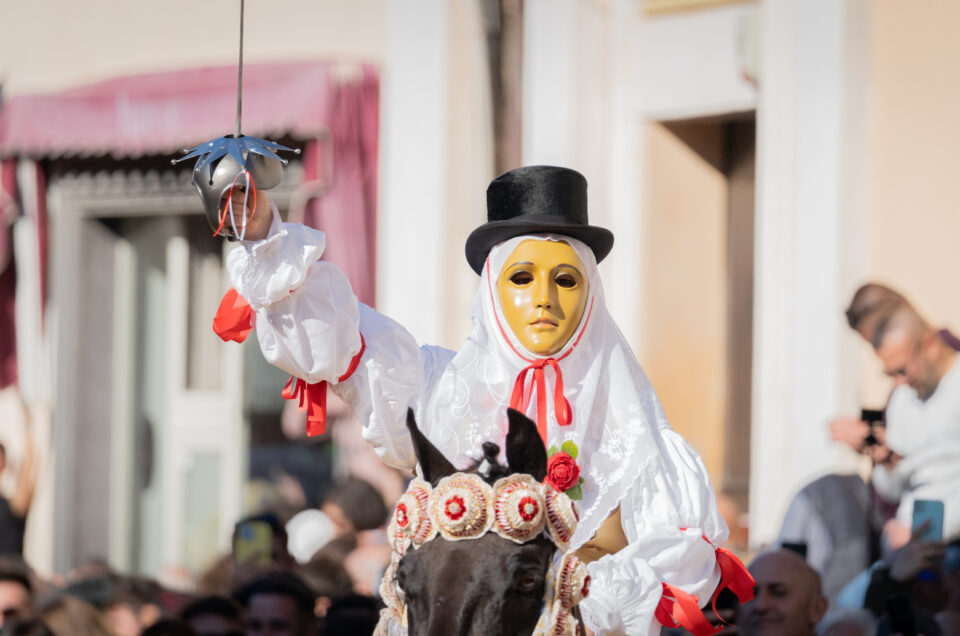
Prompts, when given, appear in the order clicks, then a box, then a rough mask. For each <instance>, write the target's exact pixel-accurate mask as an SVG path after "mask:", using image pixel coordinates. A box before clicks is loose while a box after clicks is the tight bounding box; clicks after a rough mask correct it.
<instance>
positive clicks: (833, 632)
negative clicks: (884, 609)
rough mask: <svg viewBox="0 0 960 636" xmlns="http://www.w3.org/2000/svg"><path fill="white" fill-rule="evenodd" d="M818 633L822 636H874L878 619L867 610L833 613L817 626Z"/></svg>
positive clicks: (848, 609) (847, 610)
mask: <svg viewBox="0 0 960 636" xmlns="http://www.w3.org/2000/svg"><path fill="white" fill-rule="evenodd" d="M817 632H818V633H819V634H820V636H874V634H876V633H877V619H876V617H875V616H874V615H873V614H871V613H870V612H869V611H868V610H865V609H853V608H847V609H842V610H838V611H836V612H833V611H831V612H829V613H828V614H827V615H826V617H825V618H824V619H823V620H822V621H821V622H820V624H819V625H817Z"/></svg>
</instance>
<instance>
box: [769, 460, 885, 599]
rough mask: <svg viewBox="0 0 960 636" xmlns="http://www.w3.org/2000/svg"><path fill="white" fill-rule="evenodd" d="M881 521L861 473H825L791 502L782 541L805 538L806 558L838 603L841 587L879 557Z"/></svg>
mask: <svg viewBox="0 0 960 636" xmlns="http://www.w3.org/2000/svg"><path fill="white" fill-rule="evenodd" d="M881 526H882V521H881V520H880V519H879V518H877V515H875V514H874V509H873V505H872V497H871V494H870V489H869V487H868V486H867V484H865V483H864V482H863V480H862V479H861V478H860V477H859V476H858V475H826V476H824V477H821V478H820V479H817V480H815V481H813V482H811V483H809V484H807V485H806V486H804V487H803V489H802V490H801V491H800V492H799V493H797V495H796V497H794V498H793V500H792V501H791V502H790V506H789V508H788V509H787V514H786V516H785V517H784V520H783V526H782V527H781V529H780V537H779V538H778V540H777V543H779V544H780V545H784V544H786V543H802V544H804V545H805V546H806V547H807V553H806V560H807V563H809V564H810V566H811V567H812V568H813V569H814V570H816V571H817V572H818V573H819V574H820V577H821V581H822V583H823V592H824V595H825V596H826V597H827V598H828V599H829V600H830V602H831V603H833V602H834V601H835V599H836V597H837V594H838V593H839V592H840V590H841V589H842V588H843V587H844V586H845V585H846V584H847V583H848V582H849V581H850V580H852V579H853V578H854V577H855V576H857V574H859V573H860V572H862V571H863V570H864V569H866V568H868V567H869V566H870V564H871V563H873V562H874V561H875V560H876V559H877V558H878V557H879V531H880V528H881Z"/></svg>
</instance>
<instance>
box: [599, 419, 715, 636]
mask: <svg viewBox="0 0 960 636" xmlns="http://www.w3.org/2000/svg"><path fill="white" fill-rule="evenodd" d="M660 435H661V436H662V445H661V453H660V456H659V457H658V459H657V460H655V461H653V462H651V463H650V464H649V465H648V466H647V467H646V468H645V469H644V470H643V471H641V473H640V475H639V476H638V478H637V481H636V483H635V485H634V487H633V488H631V489H630V491H629V492H628V493H627V494H626V495H625V496H624V498H623V499H622V500H621V501H620V510H621V523H622V525H623V531H624V534H625V535H626V537H627V541H628V545H627V547H625V548H624V549H622V550H620V551H619V552H617V553H615V554H609V555H606V556H604V557H603V558H601V559H599V560H597V561H595V562H593V563H591V564H590V565H589V566H588V568H587V569H588V571H589V573H590V576H591V586H590V595H589V596H588V597H587V598H586V599H584V601H582V604H581V606H582V608H583V613H584V620H585V621H586V622H587V625H588V626H589V627H590V628H591V629H593V630H594V631H595V632H596V633H598V634H629V635H631V636H637V635H648V634H659V633H660V626H661V625H660V622H659V621H658V620H657V619H656V618H655V612H656V610H657V607H658V605H660V601H661V598H662V593H663V589H664V584H667V585H669V586H671V587H673V588H675V589H679V590H682V591H683V592H685V593H687V594H692V595H693V596H694V597H696V599H697V603H698V605H699V606H700V607H703V606H704V605H705V604H707V603H709V601H710V599H711V597H712V596H713V594H714V592H715V591H716V589H717V585H718V584H719V582H720V578H721V571H720V566H719V565H718V562H717V553H716V547H715V546H718V545H720V544H722V543H723V542H724V541H726V539H727V534H728V532H727V526H726V523H725V522H724V521H723V518H722V517H721V516H720V513H719V511H718V510H717V505H716V500H715V498H714V494H713V489H712V487H711V485H710V478H709V476H708V475H707V471H706V469H705V467H704V466H703V462H702V461H701V459H700V457H699V456H697V454H696V453H695V452H694V451H693V450H692V449H691V448H690V447H689V446H688V445H687V443H686V441H685V440H684V439H683V438H682V437H681V436H680V435H678V434H677V433H675V432H674V431H673V430H670V429H666V430H661V431H660Z"/></svg>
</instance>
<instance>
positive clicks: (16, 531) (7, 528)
mask: <svg viewBox="0 0 960 636" xmlns="http://www.w3.org/2000/svg"><path fill="white" fill-rule="evenodd" d="M21 404H22V402H21ZM22 410H23V440H24V448H23V458H22V460H21V462H20V469H19V471H18V472H17V482H16V484H17V485H16V488H15V489H14V491H13V496H12V497H10V498H9V499H7V498H5V497H0V554H14V555H17V556H20V555H22V554H23V532H24V529H25V528H26V523H27V513H29V512H30V505H31V504H32V503H33V493H34V491H35V490H36V485H37V478H36V470H35V466H34V464H35V459H36V451H35V449H34V442H33V431H32V427H31V424H30V413H29V411H28V410H27V408H26V406H23V408H22ZM6 468H7V449H6V447H5V446H4V445H3V444H2V443H0V476H2V475H3V473H4V471H5V470H6Z"/></svg>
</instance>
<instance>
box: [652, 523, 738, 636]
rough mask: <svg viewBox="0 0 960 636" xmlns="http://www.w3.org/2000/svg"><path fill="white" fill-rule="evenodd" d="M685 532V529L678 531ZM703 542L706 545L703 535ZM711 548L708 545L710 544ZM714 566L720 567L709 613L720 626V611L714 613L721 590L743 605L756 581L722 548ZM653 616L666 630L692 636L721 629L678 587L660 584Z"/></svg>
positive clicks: (695, 599) (689, 595)
mask: <svg viewBox="0 0 960 636" xmlns="http://www.w3.org/2000/svg"><path fill="white" fill-rule="evenodd" d="M680 530H681V531H682V530H686V528H680ZM703 540H704V541H706V542H707V543H710V540H709V539H707V537H706V536H704V537H703ZM711 545H712V544H711ZM716 557H717V565H718V566H720V583H719V584H718V585H717V589H716V590H714V592H713V600H712V602H711V607H712V608H713V613H714V614H716V615H717V618H719V619H720V621H721V622H722V623H724V624H727V621H725V620H723V618H721V616H720V612H718V611H717V597H718V596H719V595H720V592H722V591H723V590H726V589H729V590H730V591H731V592H733V593H734V594H735V595H736V597H737V599H738V600H739V601H740V602H741V603H746V602H747V601H749V600H751V599H752V598H753V596H754V592H753V588H754V586H755V585H756V581H754V580H753V577H752V576H751V575H750V572H749V571H748V570H747V568H746V567H745V566H744V565H743V562H742V561H741V560H740V559H739V558H737V556H736V555H735V554H734V553H733V552H730V550H726V549H724V548H716ZM654 616H655V617H656V619H657V620H658V621H660V624H661V625H664V626H666V627H683V628H684V629H686V630H687V631H688V632H690V633H691V634H694V636H711V635H712V634H716V633H717V632H719V631H720V630H721V629H722V627H717V626H714V625H713V624H711V623H710V621H708V620H707V617H706V616H704V615H703V611H702V610H701V609H700V603H699V602H698V601H697V597H696V596H694V595H693V594H690V593H688V592H685V591H683V590H682V589H680V588H679V587H675V586H673V585H670V584H669V583H664V584H663V593H662V595H661V596H660V603H659V604H658V605H657V609H656V610H655V611H654Z"/></svg>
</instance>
